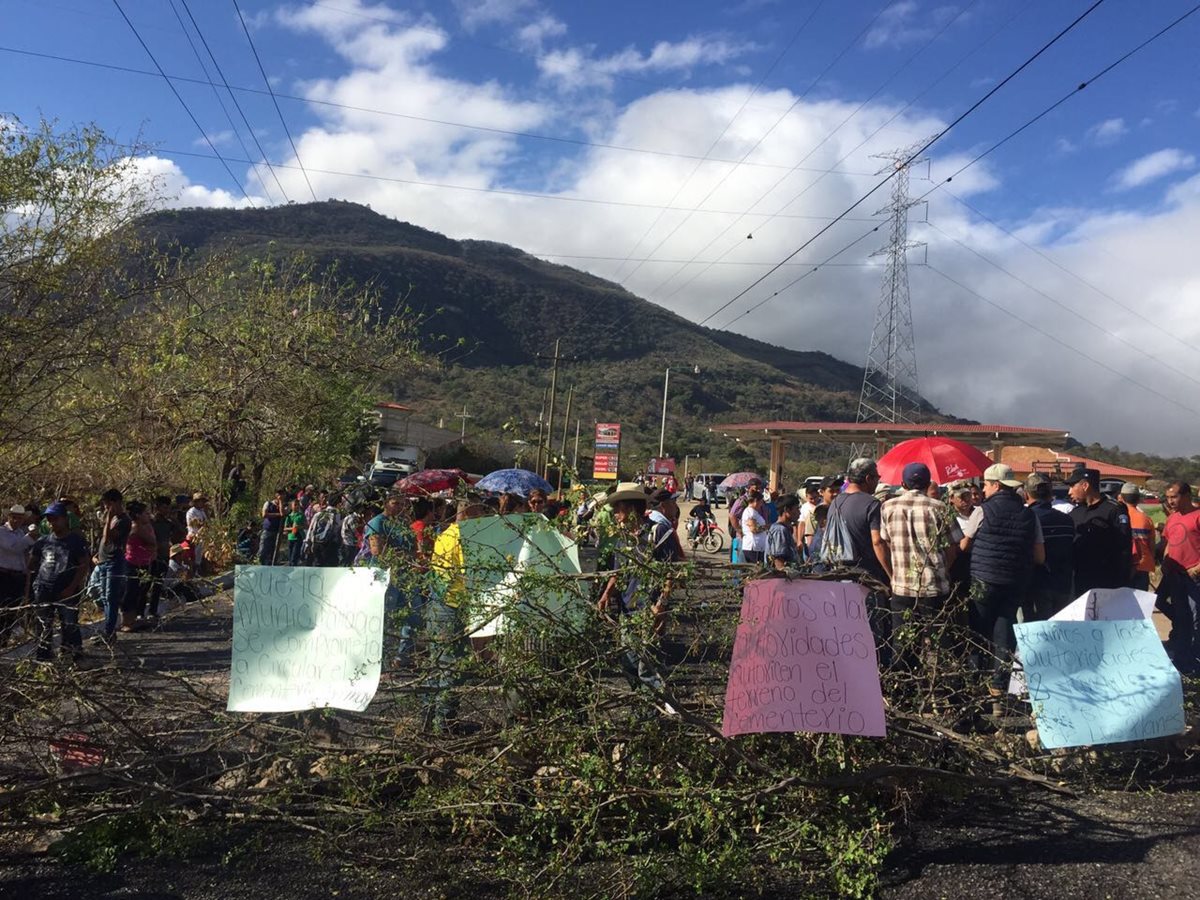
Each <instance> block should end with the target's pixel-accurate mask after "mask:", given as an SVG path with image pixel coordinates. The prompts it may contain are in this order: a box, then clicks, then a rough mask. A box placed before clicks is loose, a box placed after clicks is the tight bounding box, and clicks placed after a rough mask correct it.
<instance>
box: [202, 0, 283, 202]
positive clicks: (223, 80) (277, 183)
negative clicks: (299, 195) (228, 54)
mask: <svg viewBox="0 0 1200 900" xmlns="http://www.w3.org/2000/svg"><path fill="white" fill-rule="evenodd" d="M180 3H182V4H183V11H184V12H186V13H187V17H188V19H189V21H191V23H192V27H193V28H194V29H196V36H197V37H199V38H200V43H201V44H203V45H204V50H205V52H206V53H207V54H208V58H209V59H211V60H212V64H213V68H215V69H216V70H217V77H218V78H220V79H221V83H222V84H223V85H225V90H226V91H228V92H229V99H230V100H232V101H233V105H234V108H235V109H237V111H238V115H239V116H241V119H242V124H243V125H245V126H246V131H247V132H249V134H250V140H252V141H253V142H254V147H255V149H256V150H258V155H259V158H260V159H262V160H263V162H264V164H265V165H266V167H267V171H268V172H270V173H271V177H272V178H274V179H275V187H277V188H278V189H279V193H280V194H282V195H283V199H284V201H285V202H288V201H289V198H288V195H287V191H285V190H284V189H283V184H282V182H280V180H279V175H278V174H276V172H275V170H274V169H273V168H271V162H270V160H269V159H268V158H267V151H265V150H264V149H263V147H262V144H261V143H260V142H259V140H258V135H257V134H256V133H255V131H254V127H253V126H252V125H251V124H250V120H249V119H248V118H247V117H246V111H245V110H244V109H242V104H240V103H239V102H238V98H237V96H236V95H235V94H234V93H233V89H232V88H230V86H229V80H228V79H227V78H226V77H225V70H224V69H222V68H221V64H220V63H219V62H218V61H217V55H216V54H215V53H213V50H212V47H210V46H209V45H208V38H206V37H205V36H204V31H203V30H202V29H201V28H200V23H199V22H197V21H196V17H195V16H193V15H192V8H191V7H190V6H188V0H180ZM201 67H203V64H201ZM204 76H205V78H206V79H207V78H208V72H207V71H205V73H204ZM209 85H210V86H211V87H212V89H213V90H214V91H216V89H217V86H216V85H215V84H213V83H212V81H211V80H209ZM235 131H236V129H235ZM239 140H240V137H239ZM242 149H243V150H244V149H245V145H244V144H243V145H242ZM246 155H247V156H249V155H250V154H249V153H248V152H247V153H246ZM250 164H251V165H254V166H255V171H257V165H256V164H255V163H253V162H252V163H250ZM259 180H260V181H261V180H262V179H261V176H260V179H259ZM263 189H264V190H265V189H266V182H263Z"/></svg>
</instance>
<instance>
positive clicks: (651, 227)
mask: <svg viewBox="0 0 1200 900" xmlns="http://www.w3.org/2000/svg"><path fill="white" fill-rule="evenodd" d="M824 2H825V0H818V2H817V4H816V6H814V7H813V8H812V10H811V11H810V12H809V14H808V16H807V17H806V18H805V19H804V21H803V22H801V23H800V26H799V27H798V28H797V29H796V30H795V32H793V33H792V37H791V39H790V40H789V41H788V42H787V44H786V45H785V46H784V48H783V50H781V51H780V52H779V55H778V56H776V57H775V59H774V61H773V62H772V63H771V65H770V67H769V68H768V69H767V71H766V72H764V73H763V76H762V77H761V78H760V79H759V80H758V83H757V84H756V85H754V88H753V89H752V90H751V91H750V93H749V94H747V95H746V99H745V100H743V101H742V105H741V106H739V107H738V108H737V112H735V113H734V114H733V118H731V119H730V120H729V121H728V122H726V123H725V127H724V128H722V129H721V133H720V134H718V135H717V136H716V138H715V139H714V140H713V142H712V143H711V144H710V145H709V147H708V149H707V150H705V151H704V159H707V158H708V156H709V154H711V153H712V152H713V151H714V150H716V149H717V145H718V144H719V143H721V139H722V138H724V137H725V135H726V134H727V133H728V132H729V129H730V128H732V127H733V123H734V122H736V121H737V118H738V116H740V115H741V114H742V111H743V110H745V108H746V104H748V103H749V102H750V101H751V100H752V99H754V95H755V94H757V93H758V89H759V88H761V87H762V86H763V84H765V83H766V80H767V78H769V77H770V75H771V73H772V72H774V71H775V67H776V66H778V65H779V63H780V62H781V61H782V60H783V58H784V56H786V55H787V53H788V51H790V50H791V49H792V46H793V45H794V44H795V43H796V41H797V40H799V39H800V35H801V34H802V33H803V32H804V29H805V28H807V27H808V23H809V22H811V21H812V20H813V17H814V16H816V14H817V11H818V10H820V8H821V6H822V5H823V4H824ZM793 106H795V104H792V106H789V107H788V108H787V110H786V111H785V112H784V113H783V116H786V115H787V114H788V113H789V112H791V111H792V107H793ZM783 116H780V121H782V119H783ZM775 124H776V125H778V124H779V122H778V121H777V122H776V123H775ZM774 127H775V125H772V126H771V128H772V129H774ZM767 133H768V134H770V131H768V132H767ZM759 143H762V140H761V139H760V140H759ZM757 147H758V144H755V145H754V148H752V149H751V152H753V150H754V149H757ZM749 155H750V154H749V153H746V154H743V156H742V159H743V160H744V159H745V158H746V157H747V156H749ZM701 165H703V162H698V163H696V165H695V166H693V167H692V171H691V172H689V173H688V174H687V177H686V178H684V179H683V181H682V182H680V184H679V187H678V188H676V189H675V194H674V195H673V196H672V197H671V200H670V203H672V204H673V203H674V202H675V201H676V200H678V199H679V196H680V195H681V194H682V193H683V191H684V189H685V188H686V187H687V186H688V185H689V184H691V181H692V178H693V177H694V176H695V174H696V173H697V172H699V171H700V166H701ZM737 165H738V164H737V163H734V168H735V169H736V168H737ZM725 177H728V174H727V175H726V176H725ZM720 183H721V184H724V178H722V179H721V182H720ZM711 196H712V191H709V193H708V194H707V195H706V196H705V197H704V199H703V200H701V201H700V202H701V203H703V202H704V201H705V200H707V199H708V198H709V197H711ZM663 215H664V213H660V214H659V215H658V217H657V218H655V220H654V221H653V222H651V223H650V225H649V227H647V228H646V230H645V231H644V232H643V233H642V236H641V237H639V238H638V239H637V242H636V243H635V244H634V245H633V247H632V248H630V250H629V256H630V257H632V256H633V254H635V253H637V251H638V248H639V247H640V246H642V242H643V241H645V240H646V238H648V237H649V236H650V233H651V232H652V231H654V229H655V228H657V227H658V223H659V222H661V221H662V217H663ZM671 233H672V234H674V232H671ZM667 237H670V235H668V236H667ZM661 246H662V241H660V242H659V244H658V247H661ZM658 247H655V248H654V249H653V250H651V251H650V254H649V255H650V256H653V255H654V254H655V253H657V252H658ZM627 261H628V260H627ZM640 265H641V264H640V263H639V264H638V266H634V267H633V269H632V270H631V271H630V273H629V274H628V275H626V276H625V277H624V278H622V279H621V280H620V281H619V282H618V284H624V283H625V282H626V281H628V280H629V279H630V278H631V277H633V273H634V272H636V271H637V270H638V267H639V266H640ZM623 268H625V263H621V265H619V266H617V271H616V272H615V273H614V275H613V277H614V278H615V277H616V276H617V275H620V274H621V269H623Z"/></svg>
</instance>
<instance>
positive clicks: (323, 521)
mask: <svg viewBox="0 0 1200 900" xmlns="http://www.w3.org/2000/svg"><path fill="white" fill-rule="evenodd" d="M336 526H337V516H335V515H334V514H333V510H331V509H323V510H321V511H320V512H319V513H317V516H316V518H315V519H314V520H313V524H312V529H313V536H312V539H313V543H314V544H332V543H334V542H335V541H341V539H342V536H341V535H340V534H338V529H337V527H336Z"/></svg>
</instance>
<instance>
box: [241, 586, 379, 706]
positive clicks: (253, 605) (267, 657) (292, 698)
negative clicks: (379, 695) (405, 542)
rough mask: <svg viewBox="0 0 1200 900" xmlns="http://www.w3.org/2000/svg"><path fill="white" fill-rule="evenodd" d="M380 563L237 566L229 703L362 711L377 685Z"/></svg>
mask: <svg viewBox="0 0 1200 900" xmlns="http://www.w3.org/2000/svg"><path fill="white" fill-rule="evenodd" d="M387 583H388V574H387V571H386V570H381V569H317V568H291V567H288V566H238V567H237V569H236V570H235V573H234V582H233V660H232V663H231V670H230V676H229V706H228V708H229V709H230V710H232V711H236V712H287V711H291V710H297V709H312V708H314V707H324V706H332V707H336V708H338V709H352V710H356V711H359V712H361V711H362V710H364V709H366V708H367V704H369V703H370V702H371V698H372V697H374V696H375V691H376V689H377V688H378V687H379V667H380V657H381V654H382V649H383V595H384V591H385V590H386V589H387Z"/></svg>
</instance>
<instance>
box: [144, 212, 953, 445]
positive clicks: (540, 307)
mask: <svg viewBox="0 0 1200 900" xmlns="http://www.w3.org/2000/svg"><path fill="white" fill-rule="evenodd" d="M144 226H145V228H146V230H147V231H148V232H149V233H151V234H153V235H155V236H156V237H157V238H158V239H159V240H160V241H162V242H177V243H178V244H179V245H181V246H182V247H185V248H188V249H191V250H195V251H200V252H205V251H213V250H216V249H218V248H222V247H234V248H237V250H238V251H239V252H242V253H246V254H255V255H284V256H286V255H288V254H291V253H296V252H304V253H306V254H308V255H309V256H310V257H311V258H313V259H314V260H315V261H316V262H317V263H318V264H320V265H332V264H335V263H336V265H337V267H338V271H339V272H341V273H342V274H343V275H345V276H346V277H348V278H351V279H353V280H354V281H355V282H357V283H370V284H373V285H375V286H376V287H377V288H378V289H379V291H380V292H381V296H382V297H383V299H384V302H385V305H386V304H393V305H398V304H402V303H407V305H408V306H409V307H411V308H412V309H413V310H414V311H415V312H417V313H418V314H420V315H421V316H422V317H423V319H424V323H423V325H422V332H423V333H424V334H426V335H427V337H426V339H425V340H426V343H427V346H428V348H429V349H430V351H432V352H435V353H439V354H440V355H441V357H442V359H443V361H444V365H443V366H441V367H439V368H438V369H437V370H436V371H433V372H431V373H429V374H427V375H422V376H420V377H418V378H416V379H415V380H411V381H405V382H403V383H398V384H395V385H393V392H394V395H395V398H396V399H397V400H400V401H403V402H406V403H408V404H409V405H412V406H414V407H416V408H417V409H419V410H420V411H421V415H420V417H421V418H423V419H424V420H425V421H428V422H432V423H435V424H436V423H437V422H438V421H439V420H442V421H444V422H445V425H446V427H448V428H455V427H458V426H459V423H460V420H459V419H458V418H456V416H455V414H457V413H460V412H461V411H462V410H463V408H464V406H465V407H466V411H467V413H468V414H469V415H470V418H469V419H468V420H467V422H468V434H469V436H470V437H471V438H472V439H474V440H475V441H476V442H479V443H483V444H490V445H491V446H492V449H493V451H494V452H495V453H496V454H498V455H501V456H503V455H504V454H506V453H510V452H511V441H512V440H513V439H514V437H530V436H536V425H535V424H534V423H535V421H536V420H537V418H538V416H539V412H540V411H541V410H542V403H543V397H544V395H545V391H546V389H547V388H548V387H549V384H550V371H549V368H550V362H549V357H551V356H553V352H554V344H555V341H556V340H560V348H561V349H560V356H561V357H563V358H562V360H561V361H560V364H559V373H558V387H559V392H558V393H559V396H558V397H557V399H556V412H555V417H556V427H555V436H554V443H555V445H557V444H558V443H559V442H560V441H561V440H562V438H563V433H562V431H560V429H562V428H563V423H564V414H565V410H564V406H565V404H566V400H567V397H566V393H567V389H568V387H571V386H573V387H574V388H575V391H574V399H573V401H572V409H571V413H570V421H569V422H567V429H566V434H567V444H568V455H569V454H570V451H571V449H572V445H573V443H574V435H575V421H576V420H578V421H579V422H580V431H581V433H582V436H583V437H582V440H581V443H580V447H581V451H580V452H581V455H584V456H586V455H588V454H589V453H590V440H589V435H590V431H591V425H592V423H594V422H596V421H618V422H621V423H622V424H623V425H624V435H625V437H624V441H625V443H624V446H623V463H628V464H629V465H631V466H632V465H637V464H640V463H641V462H642V461H643V460H644V459H645V458H646V457H648V456H650V455H653V454H655V453H656V452H657V449H658V439H659V428H660V421H661V415H662V393H663V380H664V374H665V371H666V369H667V367H668V366H669V367H671V370H672V371H671V384H670V393H669V400H668V409H667V415H668V421H667V434H666V452H667V454H668V455H674V456H676V457H682V456H683V455H684V454H693V455H695V454H701V455H702V456H703V457H705V465H706V467H707V466H708V465H712V466H714V467H718V466H727V465H750V464H752V462H754V460H753V459H752V458H751V456H750V455H748V450H749V452H750V453H751V454H753V453H758V454H759V455H758V460H757V461H758V462H759V463H760V464H761V463H762V462H764V460H763V459H762V455H761V453H762V452H763V448H762V447H755V446H754V445H742V444H738V443H736V442H735V441H733V440H732V439H727V438H724V437H722V436H720V435H719V434H716V435H714V434H710V433H709V432H708V427H709V426H710V425H711V424H713V423H719V422H733V421H753V420H769V419H810V420H831V419H832V420H846V419H848V418H852V417H853V416H854V413H855V410H856V408H857V399H858V391H859V388H860V386H861V384H862V369H861V368H859V367H857V366H853V365H850V364H848V363H845V362H842V361H841V360H838V359H835V358H834V357H832V356H830V355H828V354H826V353H820V352H816V351H796V350H788V349H785V348H782V347H777V346H773V345H770V344H766V343H763V342H761V341H756V340H753V339H751V338H747V337H743V336H741V335H737V334H733V333H730V332H723V331H716V330H713V329H709V328H703V327H700V326H698V325H696V324H694V323H692V322H689V321H687V320H686V319H684V318H682V317H680V316H678V315H675V314H674V313H671V312H669V311H667V310H665V309H663V308H661V307H659V306H656V305H655V304H653V303H649V302H647V301H645V300H643V299H641V298H640V297H637V296H635V295H633V294H631V293H629V292H628V291H626V290H625V289H624V288H622V287H620V286H618V285H616V284H613V283H612V282H609V281H605V280H604V279H602V278H597V277H595V276H593V275H590V274H587V273H586V272H581V271H579V270H577V269H573V268H570V267H568V266H562V265H554V264H552V263H548V262H545V261H544V260H541V259H538V258H536V257H533V256H530V255H529V254H527V253H524V252H523V251H521V250H519V249H517V248H515V247H510V246H507V245H505V244H500V243H494V242H491V241H471V240H466V241H456V240H452V239H451V238H448V237H445V236H443V235H440V234H437V233H435V232H432V231H428V230H426V229H423V228H418V227H417V226H415V225H410V224H407V223H404V222H400V221H397V220H395V219H390V218H387V217H385V216H382V215H379V214H378V213H375V212H372V211H371V210H370V209H369V208H368V207H365V206H362V205H359V204H355V203H347V202H341V201H328V202H323V203H308V204H292V205H288V206H280V207H274V208H270V209H248V210H227V209H223V210H215V209H187V210H171V211H163V212H159V213H155V214H153V215H151V216H149V217H148V218H147V219H146V220H145V221H144ZM696 366H699V368H700V371H699V374H696V373H695V371H694V367H696ZM929 412H930V415H931V416H936V411H935V410H933V409H932V408H929ZM506 422H507V423H516V427H515V428H514V429H510V430H509V431H507V432H502V431H501V426H502V425H504V424H505V423H506ZM501 445H504V446H506V447H507V448H508V449H503V450H502V449H500V447H501ZM693 465H695V464H694V463H693Z"/></svg>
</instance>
